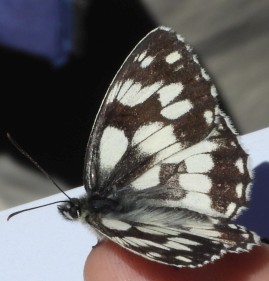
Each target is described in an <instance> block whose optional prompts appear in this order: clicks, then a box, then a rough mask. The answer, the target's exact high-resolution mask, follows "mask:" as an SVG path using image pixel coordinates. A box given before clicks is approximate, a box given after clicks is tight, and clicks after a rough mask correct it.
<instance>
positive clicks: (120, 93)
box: [58, 26, 260, 267]
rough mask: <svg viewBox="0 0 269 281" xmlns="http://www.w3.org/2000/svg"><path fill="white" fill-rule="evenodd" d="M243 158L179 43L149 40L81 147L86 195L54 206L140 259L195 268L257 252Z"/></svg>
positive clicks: (160, 36) (211, 90)
mask: <svg viewBox="0 0 269 281" xmlns="http://www.w3.org/2000/svg"><path fill="white" fill-rule="evenodd" d="M247 161H248V155H247V153H246V152H245V151H244V149H243V148H242V147H241V145H240V144H239V141H238V137H237V134H236V132H235V129H234V128H233V125H232V123H231V121H230V120H229V118H228V117H227V116H226V114H225V113H224V112H223V111H222V110H221V109H220V107H219V104H218V101H217V91H216V88H215V86H214V85H213V84H212V82H211V80H210V77H209V75H208V74H207V73H206V71H205V69H204V68H203V67H201V65H200V63H199V61H198V59H197V56H196V55H195V54H194V53H193V51H192V49H191V47H190V46H189V45H188V44H186V43H185V42H184V39H183V38H182V37H181V36H180V35H178V34H176V33H175V32H174V31H173V30H172V29H170V28H167V27H163V26H161V27H158V28H156V29H154V30H152V31H151V32H150V33H149V34H147V35H146V36H145V37H144V38H143V39H142V40H141V41H140V42H139V43H138V45H137V46H136V47H135V48H134V50H133V51H132V52H131V53H130V55H129V56H128V57H127V58H126V60H125V62H124V63H123V65H122V66H121V67H120V69H119V71H118V72H117V74H116V76H115V78H114V79H113V81H112V83H111V85H110V86H109V89H108V91H107V93H106V95H105V97H104V100H103V102H102V105H101V107H100V109H99V112H98V114H97V117H96V119H95V122H94V125H93V128H92V131H91V134H90V138H89V142H88V145H87V150H86V156H85V169H84V184H85V190H86V194H85V195H84V196H82V197H81V198H72V199H71V200H70V201H68V202H67V203H64V204H62V205H59V206H58V209H59V211H60V213H61V214H62V215H63V216H64V217H65V218H67V219H69V220H80V221H82V222H83V223H86V224H89V225H90V226H91V227H92V228H93V229H94V230H95V231H96V232H97V234H98V236H99V237H100V239H103V238H105V239H110V240H112V241H113V242H115V243H117V244H118V245H120V246H122V247H124V248H125V249H127V250H129V251H131V252H133V253H135V254H138V255H140V256H142V257H144V258H146V259H149V260H152V261H155V262H158V263H163V264H168V265H172V266H176V267H199V266H203V265H204V264H207V263H210V262H213V261H214V260H216V259H219V258H220V257H221V256H223V255H224V254H225V253H227V252H234V253H239V252H246V251H249V250H250V249H251V248H252V247H253V246H255V245H259V243H260V240H259V237H258V235H257V234H255V233H254V232H252V231H249V230H247V229H246V228H245V227H243V226H240V225H237V224H234V223H233V222H232V220H233V219H235V218H236V217H237V216H238V215H239V214H241V212H242V211H243V210H244V209H246V205H247V201H248V200H249V194H250V188H251V172H250V171H249V169H248V166H247Z"/></svg>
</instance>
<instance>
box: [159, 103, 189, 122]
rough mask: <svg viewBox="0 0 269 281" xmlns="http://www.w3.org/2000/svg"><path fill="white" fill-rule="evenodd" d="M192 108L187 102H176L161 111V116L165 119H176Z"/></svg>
mask: <svg viewBox="0 0 269 281" xmlns="http://www.w3.org/2000/svg"><path fill="white" fill-rule="evenodd" d="M192 108H193V105H192V103H191V102H190V101H189V100H183V101H178V102H175V103H172V104H171V105H168V106H166V107H165V108H164V109H163V110H162V111H161V114H162V116H164V117H166V118H167V119H172V120H174V119H178V118H179V117H181V116H182V115H184V114H186V113H187V112H189V111H190V110H191V109H192Z"/></svg>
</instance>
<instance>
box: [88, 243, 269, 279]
mask: <svg viewBox="0 0 269 281" xmlns="http://www.w3.org/2000/svg"><path fill="white" fill-rule="evenodd" d="M268 275H269V246H268V245H263V246H262V247H254V249H253V250H252V251H251V252H250V253H243V254H226V255H225V256H224V257H223V258H221V259H220V260H217V261H215V262H214V263H213V264H208V265H206V266H203V267H201V268H193V269H192V268H175V267H172V266H167V265H162V264H158V263H156V262H152V261H149V260H146V259H144V258H142V257H140V256H138V255H135V254H133V253H131V252H129V251H127V250H125V249H123V248H122V247H120V246H118V245H116V244H114V243H112V242H109V241H105V242H102V243H100V245H98V246H97V247H95V248H94V249H93V251H92V252H91V253H90V255H89V256H88V258H87V261H86V264H85V269H84V278H85V280H86V281H104V280H110V281H114V280H115V281H116V280H117V281H123V280H128V281H137V280H143V281H150V280H154V281H167V280H169V281H181V280H190V281H198V280H208V281H210V280H219V281H222V280H223V281H224V280H230V281H241V280H242V281H243V280H244V281H248V280H251V281H254V280H255V281H256V280H257V281H259V280H261V281H263V280H266V278H267V276H268ZM253 276H255V277H254V278H253ZM251 278H252V279H251Z"/></svg>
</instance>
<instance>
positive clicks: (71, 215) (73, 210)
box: [58, 202, 80, 220]
mask: <svg viewBox="0 0 269 281" xmlns="http://www.w3.org/2000/svg"><path fill="white" fill-rule="evenodd" d="M58 210H59V211H60V213H61V214H62V215H63V216H64V217H65V218H66V219H68V220H75V219H78V218H79V217H80V208H79V205H77V204H73V203H72V202H68V203H66V204H64V205H60V206H58Z"/></svg>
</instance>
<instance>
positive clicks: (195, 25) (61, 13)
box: [0, 0, 269, 210]
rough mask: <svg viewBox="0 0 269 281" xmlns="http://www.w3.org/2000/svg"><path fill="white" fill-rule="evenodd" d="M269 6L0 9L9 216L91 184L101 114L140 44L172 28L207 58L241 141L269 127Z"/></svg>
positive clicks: (1, 162)
mask: <svg viewBox="0 0 269 281" xmlns="http://www.w3.org/2000/svg"><path fill="white" fill-rule="evenodd" d="M268 14H269V2H268V1H265V0H261V1H244V0H238V1H224V0H220V1H208V0H204V1H203V2H202V1H198V0H178V1H175V0H167V1H161V0H141V1H127V0H107V1H104V0H103V1H102V0H98V1H97V0H95V1H94V0H92V1H90V0H87V1H86V0H63V1H54V0H47V1H43V2H42V3H41V4H40V2H39V3H36V1H34V0H25V1H18V0H8V1H1V3H0V69H1V78H0V79H1V80H0V81H1V103H0V104H1V110H0V115H1V116H0V122H1V126H0V130H1V131H0V210H3V209H6V208H9V207H12V206H16V205H19V204H22V203H26V202H30V201H33V200H35V199H38V198H42V197H45V196H48V195H51V194H54V193H58V190H57V189H56V188H55V187H54V186H53V185H52V184H51V182H50V181H48V180H47V179H46V178H45V177H44V176H43V175H42V174H41V173H40V172H39V171H38V170H37V169H36V168H35V167H34V166H33V165H32V164H31V163H29V161H28V160H27V159H25V158H24V157H23V156H22V155H21V154H20V153H19V152H18V151H17V150H16V149H14V147H13V146H12V145H11V144H10V142H9V141H8V140H7V137H6V133H7V132H9V133H10V134H11V135H12V136H13V138H14V139H15V140H16V141H17V142H18V143H19V144H20V145H21V146H22V147H23V148H24V149H25V150H26V151H27V152H28V153H29V154H30V155H31V156H32V157H33V158H34V159H35V160H36V161H37V162H38V163H39V164H40V165H41V166H42V167H43V168H44V169H45V170H46V171H47V172H48V173H49V174H50V175H51V176H52V177H53V178H54V179H55V180H56V181H57V182H58V183H59V184H60V185H61V186H62V187H63V188H64V189H70V188H73V187H77V186H81V185H82V184H83V180H82V179H83V165H84V154H85V149H86V145H87V141H88V137H89V134H90V130H91V127H92V124H93V121H94V118H95V115H96V113H97V110H98V107H99V105H100V103H101V101H102V98H103V97H104V94H105V92H106V89H107V87H108V86H109V84H110V82H111V80H112V78H113V76H114V74H115V73H116V71H117V69H118V68H119V67H120V65H121V63H122V62H123V60H124V59H125V57H126V56H127V55H128V53H129V52H130V51H131V50H132V48H133V47H134V46H135V44H136V43H137V42H138V41H139V40H140V39H142V37H143V36H145V35H146V34H147V32H149V31H150V30H151V29H153V28H154V27H156V26H158V25H166V26H170V27H173V28H174V29H175V30H176V31H177V32H178V33H180V34H182V35H183V36H184V37H185V39H186V41H187V42H188V43H190V44H191V45H192V46H193V48H194V50H195V52H196V53H198V55H199V58H200V61H202V63H203V65H204V66H205V67H206V68H207V70H208V72H209V73H210V74H211V76H212V78H213V80H214V81H215V83H216V85H217V87H218V89H219V92H220V93H221V97H222V102H223V105H224V107H225V108H226V111H227V112H228V113H229V115H230V116H232V119H233V120H234V121H235V124H236V127H237V128H238V131H239V133H240V134H247V133H250V132H253V131H256V130H259V129H262V128H265V127H268V126H269V112H268V108H269V94H268V89H269V79H268V73H269V48H268V46H269V17H268Z"/></svg>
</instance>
